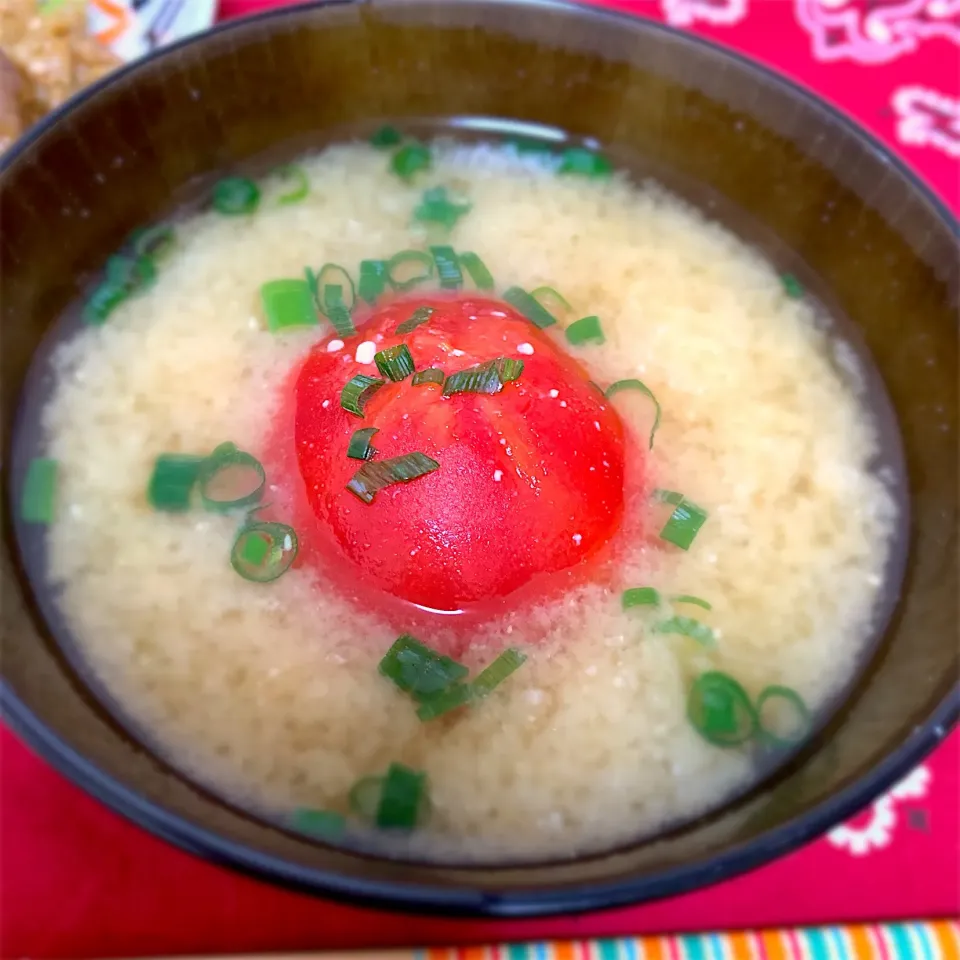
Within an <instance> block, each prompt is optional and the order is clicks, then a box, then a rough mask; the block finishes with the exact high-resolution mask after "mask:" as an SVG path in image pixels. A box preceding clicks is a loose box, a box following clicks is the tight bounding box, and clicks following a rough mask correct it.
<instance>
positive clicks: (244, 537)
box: [230, 520, 299, 583]
mask: <svg viewBox="0 0 960 960" xmlns="http://www.w3.org/2000/svg"><path fill="white" fill-rule="evenodd" d="M298 549H299V543H298V541H297V534H296V531H295V530H294V529H293V527H291V526H288V525H287V524H285V523H272V522H269V523H268V522H266V521H259V520H257V521H253V522H251V523H247V524H245V525H244V526H243V527H242V528H241V530H240V532H239V533H238V534H237V539H236V540H234V542H233V549H232V550H231V551H230V564H231V566H232V567H233V569H234V570H236V571H237V573H239V574H240V576H241V577H243V579H244V580H252V581H254V582H255V583H270V581H272V580H276V579H277V578H278V577H280V576H282V575H283V574H284V573H286V572H287V570H289V569H290V565H291V564H292V563H293V561H294V560H295V559H296V556H297V550H298Z"/></svg>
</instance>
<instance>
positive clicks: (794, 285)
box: [780, 273, 804, 300]
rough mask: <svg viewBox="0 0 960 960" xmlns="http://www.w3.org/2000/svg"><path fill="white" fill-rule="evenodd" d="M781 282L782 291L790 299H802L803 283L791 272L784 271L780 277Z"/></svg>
mask: <svg viewBox="0 0 960 960" xmlns="http://www.w3.org/2000/svg"><path fill="white" fill-rule="evenodd" d="M780 282H781V283H782V284H783V292H784V293H785V294H786V295H787V296H788V297H789V298H790V299H791V300H802V299H803V295H804V289H803V284H802V283H801V282H800V281H799V280H798V279H797V278H796V277H795V276H794V275H793V274H792V273H785V274H783V275H782V276H781V277H780Z"/></svg>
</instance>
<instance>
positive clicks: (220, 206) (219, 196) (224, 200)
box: [213, 177, 260, 217]
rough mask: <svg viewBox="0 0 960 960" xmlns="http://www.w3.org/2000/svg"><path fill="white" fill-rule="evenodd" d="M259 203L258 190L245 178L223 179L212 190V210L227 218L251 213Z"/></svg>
mask: <svg viewBox="0 0 960 960" xmlns="http://www.w3.org/2000/svg"><path fill="white" fill-rule="evenodd" d="M259 203H260V188H259V187H258V186H257V185H256V184H255V183H254V182H253V181H252V180H248V179H247V178H246V177H225V178H224V179H223V180H221V181H220V182H219V183H217V184H215V185H214V188H213V208H214V210H216V211H217V212H218V213H223V214H225V215H227V216H230V217H233V216H239V215H241V214H244V213H253V211H254V210H256V209H257V204H259Z"/></svg>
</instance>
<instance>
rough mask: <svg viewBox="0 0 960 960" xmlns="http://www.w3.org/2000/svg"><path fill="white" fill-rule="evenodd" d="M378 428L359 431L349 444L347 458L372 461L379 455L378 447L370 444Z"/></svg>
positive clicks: (365, 428)
mask: <svg viewBox="0 0 960 960" xmlns="http://www.w3.org/2000/svg"><path fill="white" fill-rule="evenodd" d="M378 429H379V428H378V427H364V428H363V429H362V430H357V431H356V433H354V435H353V436H352V437H351V438H350V443H349V444H347V456H348V457H350V458H351V459H353V460H372V459H373V458H374V457H375V456H376V455H377V450H376V447H374V446H373V444H372V443H371V442H370V441H371V440H372V439H373V435H374V434H375V433H376V432H377V430H378Z"/></svg>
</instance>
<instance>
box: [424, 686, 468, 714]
mask: <svg viewBox="0 0 960 960" xmlns="http://www.w3.org/2000/svg"><path fill="white" fill-rule="evenodd" d="M473 696H474V692H473V687H472V686H471V685H470V684H469V683H455V684H452V685H451V686H449V687H447V688H446V689H445V690H441V691H440V692H439V693H435V694H433V695H432V696H428V697H424V698H423V699H422V700H421V701H420V706H419V707H417V719H418V720H420V721H422V722H423V723H426V722H427V721H429V720H436V719H437V717H442V716H443V715H444V714H447V713H450V712H451V711H453V710H459V709H460V707H465V706H466V705H467V704H468V703H470V702H471V700H473Z"/></svg>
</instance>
